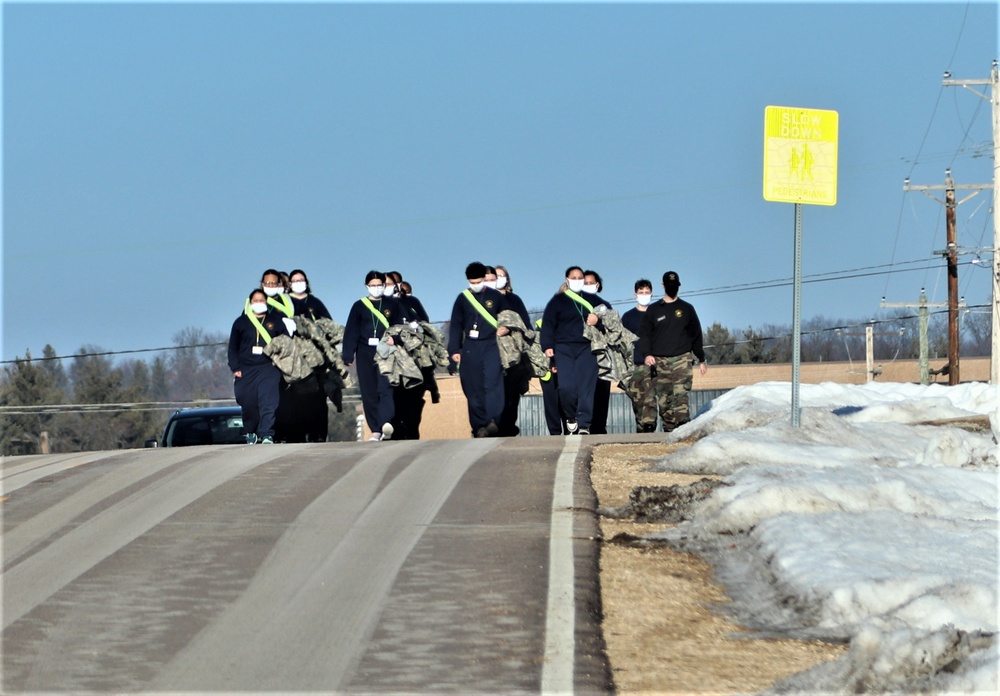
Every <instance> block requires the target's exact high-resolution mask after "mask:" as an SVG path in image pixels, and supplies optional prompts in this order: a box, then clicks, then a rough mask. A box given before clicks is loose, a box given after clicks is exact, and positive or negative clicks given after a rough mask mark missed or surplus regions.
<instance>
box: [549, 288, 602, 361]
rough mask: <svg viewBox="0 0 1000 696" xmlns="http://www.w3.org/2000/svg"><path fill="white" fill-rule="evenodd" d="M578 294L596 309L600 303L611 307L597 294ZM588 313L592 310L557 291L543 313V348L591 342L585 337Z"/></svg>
mask: <svg viewBox="0 0 1000 696" xmlns="http://www.w3.org/2000/svg"><path fill="white" fill-rule="evenodd" d="M577 294H578V295H579V296H580V297H582V298H583V299H585V300H586V301H587V302H589V303H590V304H591V305H592V306H593V307H594V308H595V309H596V308H597V306H598V305H605V306H606V307H611V305H610V304H609V303H607V302H605V301H604V300H603V299H601V298H600V297H599V296H597V295H595V294H592V293H589V292H578V293H577ZM588 314H590V312H589V311H588V310H587V308H586V307H584V306H583V305H581V304H579V303H578V302H576V300H573V299H571V298H570V297H569V295H567V294H566V293H564V292H559V293H556V295H555V297H553V298H552V299H551V300H549V303H548V304H547V305H545V312H544V313H543V314H542V350H549V349H550V348H555V347H556V344H557V343H590V341H588V340H587V339H586V338H584V337H583V327H584V324H585V323H586V320H587V315H588Z"/></svg>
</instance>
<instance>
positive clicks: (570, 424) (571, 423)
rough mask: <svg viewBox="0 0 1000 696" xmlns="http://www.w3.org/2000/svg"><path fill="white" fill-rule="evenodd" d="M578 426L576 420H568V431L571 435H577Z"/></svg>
mask: <svg viewBox="0 0 1000 696" xmlns="http://www.w3.org/2000/svg"><path fill="white" fill-rule="evenodd" d="M577 427H578V426H577V424H576V421H566V432H568V433H569V434H570V435H576V429H577Z"/></svg>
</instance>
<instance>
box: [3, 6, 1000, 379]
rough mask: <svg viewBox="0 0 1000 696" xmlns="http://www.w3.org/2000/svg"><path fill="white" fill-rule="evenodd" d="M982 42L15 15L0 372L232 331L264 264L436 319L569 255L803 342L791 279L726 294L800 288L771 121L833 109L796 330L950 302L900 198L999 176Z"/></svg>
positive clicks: (781, 31)
mask: <svg viewBox="0 0 1000 696" xmlns="http://www.w3.org/2000/svg"><path fill="white" fill-rule="evenodd" d="M997 31H998V27H997V6H996V4H995V3H973V4H968V3H957V2H956V3H941V4H930V3H881V4H877V5H868V4H861V3H832V4H814V3H776V4H759V3H737V4H703V3H698V4H675V3H644V4H560V3H556V4H531V3H523V4H491V5H481V4H364V3H362V4H335V3H309V4H298V5H285V4H273V5H272V4H240V3H229V4H215V5H201V4H160V5H154V4H130V3H116V4H106V5H98V4H44V3H43V4H12V3H5V4H4V5H3V95H4V100H3V125H4V138H3V165H4V166H3V334H2V344H3V359H4V360H9V359H12V358H14V357H15V356H23V355H24V354H25V351H26V350H30V351H31V353H32V354H33V355H35V356H38V355H40V354H41V352H42V348H43V347H44V346H45V344H47V343H48V344H52V345H53V346H54V347H55V349H56V351H57V352H58V353H59V354H61V355H68V354H72V353H75V352H76V351H77V350H78V349H79V348H80V347H81V346H96V347H99V348H102V349H104V350H111V351H126V350H140V349H147V348H155V347H160V346H169V345H172V344H173V340H174V337H175V335H176V334H177V333H178V332H180V331H181V330H183V329H185V328H187V327H198V328H202V329H204V330H206V331H210V332H221V333H224V334H228V332H229V328H230V326H231V324H232V321H233V319H235V318H236V316H237V315H238V313H239V312H240V311H241V309H242V306H243V300H244V298H245V297H246V295H247V294H248V292H249V291H250V289H251V288H252V287H254V286H255V285H256V284H257V282H258V281H259V279H260V274H261V272H262V271H263V270H264V269H265V268H268V267H275V268H279V269H283V270H291V269H293V268H297V267H298V268H303V269H305V270H306V272H307V273H308V274H309V277H310V280H311V281H312V285H313V290H314V292H315V294H316V295H317V296H318V297H320V298H321V299H322V300H323V301H324V302H325V303H326V304H327V306H328V307H329V308H330V309H331V311H332V312H333V314H334V316H335V318H338V319H339V320H340V321H344V320H345V319H346V316H347V312H348V310H349V307H350V305H351V303H353V302H354V301H355V300H356V299H357V298H358V297H360V296H361V294H362V290H363V282H364V275H365V273H366V272H367V271H368V270H370V269H372V268H376V269H381V270H399V271H401V272H402V273H403V275H404V277H405V278H406V279H407V280H409V281H410V282H411V283H412V284H413V286H414V291H415V294H416V295H417V296H418V297H420V298H421V299H422V301H423V302H424V304H425V306H426V307H427V309H428V311H429V312H430V314H431V316H432V319H434V320H440V321H443V320H445V319H447V318H448V316H449V314H450V309H451V305H452V303H453V301H454V298H455V296H456V295H457V294H458V293H459V292H460V291H461V289H462V288H463V287H464V273H463V271H464V268H465V265H466V264H467V263H469V262H470V261H474V260H480V261H483V262H485V263H489V264H503V265H505V266H507V267H508V268H509V269H510V272H511V277H512V279H513V282H514V287H515V289H516V291H517V292H518V293H519V294H520V295H521V296H522V298H523V299H524V300H525V302H526V303H527V305H528V306H529V307H532V308H534V307H538V308H540V307H542V306H544V304H545V302H546V301H547V300H548V299H549V298H550V297H551V295H552V293H553V292H554V291H555V290H556V288H557V287H558V285H559V283H560V282H561V280H562V278H563V272H564V270H565V268H566V267H567V266H569V265H581V266H583V267H586V268H594V269H596V270H598V271H599V272H600V273H601V274H602V275H603V276H604V280H605V289H604V291H603V293H602V294H603V296H604V297H605V298H606V299H609V300H621V301H623V303H622V304H619V305H617V308H619V309H621V310H624V309H626V308H628V307H629V306H630V304H629V303H628V302H626V301H627V300H629V299H630V298H631V296H632V284H633V282H634V281H635V280H636V279H637V278H639V277H643V276H645V277H648V278H652V279H653V280H654V281H658V279H659V277H660V276H661V275H662V274H663V272H664V271H666V270H675V271H677V272H678V273H679V274H680V277H681V280H682V283H683V285H682V288H681V295H682V296H683V297H686V298H687V299H688V300H690V301H691V302H692V303H693V304H694V305H695V307H696V308H697V309H698V312H699V314H700V316H701V318H702V322H703V323H704V324H705V325H708V324H711V323H713V322H716V321H718V322H720V323H722V324H723V325H725V326H727V327H730V328H734V329H735V328H746V327H748V326H754V327H761V326H764V325H766V324H783V325H790V324H791V320H792V289H791V287H790V286H789V285H787V284H786V285H781V286H778V287H770V288H761V289H748V288H746V287H743V288H740V287H735V286H756V285H760V284H768V282H769V281H776V280H781V279H787V278H790V277H791V276H792V272H793V230H794V213H793V209H794V206H793V205H791V204H787V203H775V202H769V201H765V200H764V199H763V196H762V166H763V164H762V163H763V147H764V145H763V136H764V110H765V107H766V106H768V105H780V106H794V107H803V108H810V109H829V110H835V111H837V112H838V113H839V177H838V201H837V205H836V206H832V207H828V206H804V212H803V220H804V239H803V260H802V272H803V274H804V275H805V277H806V279H807V280H810V279H814V280H823V282H807V283H806V284H805V285H804V287H803V298H802V314H803V318H804V319H809V318H812V317H816V316H823V317H829V318H830V319H831V320H834V319H860V318H871V317H879V316H885V315H886V313H887V311H886V310H880V309H879V303H880V300H881V298H882V297H883V296H886V299H887V300H888V301H890V302H915V301H916V300H917V297H918V295H919V292H920V288H921V287H926V288H927V291H928V295H929V297H930V299H931V301H932V302H944V301H945V300H946V297H947V291H946V281H945V275H944V272H943V263H942V262H941V261H940V259H939V258H937V257H934V256H933V252H934V251H936V250H939V249H942V248H943V247H944V243H945V228H944V207H943V206H942V205H940V204H938V203H936V202H934V201H932V200H930V199H929V198H927V197H926V196H923V195H921V194H920V193H915V192H910V193H904V192H903V190H902V189H903V182H904V179H905V177H907V176H909V177H911V180H912V183H914V184H942V183H943V182H944V170H945V168H947V167H949V166H950V167H951V168H952V171H953V174H954V177H955V180H956V182H957V183H989V182H990V181H991V179H992V147H991V143H992V135H991V126H990V109H989V104H988V102H986V101H985V100H983V99H980V98H978V97H977V96H976V95H974V94H972V93H971V92H969V91H968V90H964V89H961V88H957V87H942V86H941V79H942V74H943V72H944V71H945V70H950V71H951V73H952V75H953V76H954V77H955V78H958V79H979V78H986V77H988V75H989V70H990V64H991V62H992V60H993V59H994V58H995V57H996V56H997ZM980 89H988V88H980ZM960 197H962V196H960ZM989 206H990V194H989V192H988V191H987V192H985V193H983V194H980V195H979V196H977V197H976V198H973V199H972V200H970V201H968V202H966V203H963V204H962V205H961V206H960V207H959V212H958V234H959V245H960V246H962V247H979V246H987V247H988V246H991V245H992V225H993V221H992V216H991V212H990V210H989ZM973 258H974V257H972V256H965V257H963V262H968V261H970V260H972V259H973ZM983 259H984V260H985V261H986V262H987V263H985V267H976V266H970V265H963V266H962V267H961V269H960V287H961V292H962V293H963V294H964V295H965V297H966V300H967V302H969V303H970V304H986V303H988V302H989V292H990V290H989V271H988V268H987V267H988V261H989V259H990V257H989V255H988V254H984V255H983ZM857 269H863V270H857ZM914 269H917V270H914ZM887 271H892V272H891V273H888V274H887V273H886V272H887ZM825 274H829V275H825ZM844 276H851V277H849V278H846V277H844ZM720 290H725V291H721V292H720Z"/></svg>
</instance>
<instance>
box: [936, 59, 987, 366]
mask: <svg viewBox="0 0 1000 696" xmlns="http://www.w3.org/2000/svg"><path fill="white" fill-rule="evenodd" d="M941 84H942V85H944V86H945V87H965V88H966V89H968V90H969V91H970V92H972V93H973V94H975V95H977V96H979V97H981V98H983V99H985V100H987V101H988V102H990V103H991V104H992V106H993V183H992V184H983V185H982V188H992V189H993V336H992V346H991V350H990V384H993V385H997V384H1000V220H998V219H997V208H998V207H1000V191H998V190H997V189H998V187H997V185H996V183H997V172H1000V69H998V67H997V60H996V58H994V59H993V67H992V68H991V69H990V76H989V78H987V79H980V80H952V79H951V73H947V72H946V73H945V74H944V80H943V81H942V82H941ZM972 85H989V86H990V92H991V94H990V95H987V94H985V93H983V92H980V91H978V90H975V89H972ZM950 383H951V381H950V380H949V384H950Z"/></svg>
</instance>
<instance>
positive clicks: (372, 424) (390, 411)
mask: <svg viewBox="0 0 1000 696" xmlns="http://www.w3.org/2000/svg"><path fill="white" fill-rule="evenodd" d="M354 367H355V369H356V370H357V373H358V387H359V388H360V389H361V406H362V408H364V410H365V422H367V423H368V428H369V429H370V430H371V431H372V432H373V433H380V432H382V426H383V425H384V424H385V423H391V422H392V419H393V416H395V415H396V406H395V404H394V403H393V400H392V385H390V384H389V378H388V377H386V376H385V375H383V374H380V373H379V371H378V365H376V364H375V347H374V346H364V347H362V348H360V349H359V350H358V353H357V355H356V356H355V358H354Z"/></svg>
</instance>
